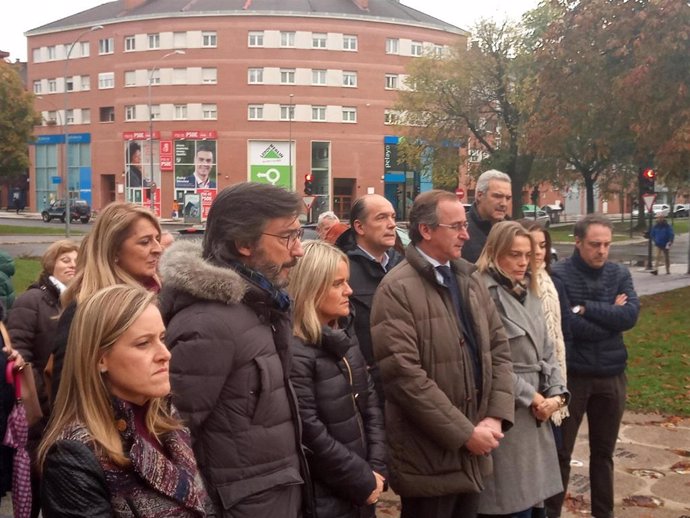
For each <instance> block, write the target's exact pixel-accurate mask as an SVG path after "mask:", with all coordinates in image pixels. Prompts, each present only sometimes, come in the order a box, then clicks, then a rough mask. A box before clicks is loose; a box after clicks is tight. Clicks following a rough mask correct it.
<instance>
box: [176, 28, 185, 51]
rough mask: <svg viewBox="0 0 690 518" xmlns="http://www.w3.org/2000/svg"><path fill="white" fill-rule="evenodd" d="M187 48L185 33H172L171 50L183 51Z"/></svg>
mask: <svg viewBox="0 0 690 518" xmlns="http://www.w3.org/2000/svg"><path fill="white" fill-rule="evenodd" d="M186 47H187V33H186V32H173V48H174V49H184V48H186Z"/></svg>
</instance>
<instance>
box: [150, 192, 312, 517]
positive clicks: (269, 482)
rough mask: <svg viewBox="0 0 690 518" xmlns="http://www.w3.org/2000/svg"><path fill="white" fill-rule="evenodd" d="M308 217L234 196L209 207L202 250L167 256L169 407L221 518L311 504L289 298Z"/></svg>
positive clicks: (272, 201) (297, 207) (274, 201)
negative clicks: (188, 436) (176, 413)
mask: <svg viewBox="0 0 690 518" xmlns="http://www.w3.org/2000/svg"><path fill="white" fill-rule="evenodd" d="M303 208H304V202H303V201H302V198H301V197H300V196H298V195H297V193H295V192H290V191H287V190H285V189H282V188H280V187H275V186H273V185H268V184H260V183H254V182H245V183H240V184H237V185H234V186H232V187H228V188H226V189H224V190H222V191H221V192H220V193H219V194H218V196H217V197H216V199H215V200H214V202H213V204H212V205H211V209H210V211H209V215H208V220H207V221H206V231H205V233H204V240H203V244H201V245H200V244H199V243H197V242H194V241H178V242H176V243H175V244H173V245H172V246H171V247H170V248H169V249H168V250H166V252H165V254H164V255H163V259H162V263H161V274H162V276H163V291H162V292H161V309H162V313H163V318H164V320H165V321H166V322H167V328H168V332H167V338H166V342H167V343H168V345H169V347H170V350H171V351H172V361H171V383H172V387H173V401H174V403H175V405H176V406H177V407H178V408H179V410H180V413H181V415H182V417H183V418H184V419H185V422H186V423H187V424H188V426H189V427H190V430H191V433H192V441H193V446H194V452H195V454H196V458H197V460H198V462H199V468H200V470H201V472H202V474H203V476H204V479H205V481H206V482H207V484H208V489H209V493H210V496H211V499H212V500H213V501H214V503H215V505H216V510H217V512H218V514H219V516H224V517H232V518H245V517H246V518H256V517H259V516H260V517H262V518H297V517H299V516H302V513H303V505H304V506H306V507H307V508H310V504H311V502H312V497H311V494H310V493H309V491H308V490H310V489H311V484H310V482H309V479H308V469H307V468H306V459H305V458H304V455H303V452H302V450H301V445H300V433H299V430H300V425H299V413H298V410H297V399H296V398H295V396H294V391H293V388H292V386H291V385H290V382H289V379H288V376H289V374H290V356H291V352H290V347H289V344H290V341H291V339H292V321H291V303H290V297H289V296H288V294H287V293H286V292H285V286H286V284H287V281H288V273H289V272H290V270H291V269H292V268H293V267H294V266H295V264H296V263H297V259H298V258H299V257H301V256H302V254H303V251H302V244H301V242H300V239H301V237H302V235H303V229H302V227H301V225H300V221H299V216H300V214H301V211H302V210H303ZM303 491H305V492H306V493H308V494H306V495H304V496H303Z"/></svg>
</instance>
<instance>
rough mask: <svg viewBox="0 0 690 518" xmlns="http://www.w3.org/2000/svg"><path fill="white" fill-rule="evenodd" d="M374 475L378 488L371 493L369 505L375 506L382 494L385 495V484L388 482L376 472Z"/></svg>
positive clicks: (368, 499) (368, 500)
mask: <svg viewBox="0 0 690 518" xmlns="http://www.w3.org/2000/svg"><path fill="white" fill-rule="evenodd" d="M372 473H373V474H374V478H375V479H376V488H375V489H374V490H373V491H372V492H371V494H370V495H369V498H367V505H371V504H375V503H376V502H378V501H379V497H380V496H381V493H383V484H384V482H385V480H386V479H385V478H383V475H380V474H379V473H376V472H375V471H372Z"/></svg>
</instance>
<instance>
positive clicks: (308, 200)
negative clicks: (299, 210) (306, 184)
mask: <svg viewBox="0 0 690 518" xmlns="http://www.w3.org/2000/svg"><path fill="white" fill-rule="evenodd" d="M315 199H316V196H302V201H303V202H304V205H305V206H306V207H307V210H309V209H311V206H312V204H313V203H314V200H315Z"/></svg>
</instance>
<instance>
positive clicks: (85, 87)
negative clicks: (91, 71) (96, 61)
mask: <svg viewBox="0 0 690 518" xmlns="http://www.w3.org/2000/svg"><path fill="white" fill-rule="evenodd" d="M89 90H91V76H81V91H82V92H88V91H89Z"/></svg>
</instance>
